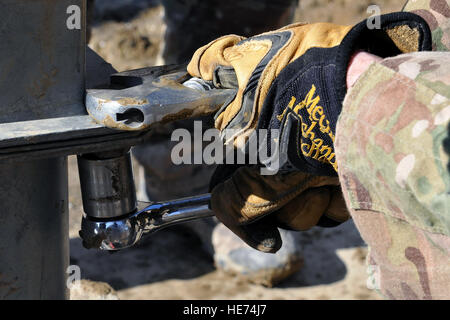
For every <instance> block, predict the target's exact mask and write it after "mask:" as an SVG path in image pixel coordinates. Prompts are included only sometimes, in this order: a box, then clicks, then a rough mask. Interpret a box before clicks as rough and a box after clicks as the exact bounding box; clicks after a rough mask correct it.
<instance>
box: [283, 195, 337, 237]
mask: <svg viewBox="0 0 450 320" xmlns="http://www.w3.org/2000/svg"><path fill="white" fill-rule="evenodd" d="M330 200H331V192H330V188H329V187H320V188H313V189H308V190H307V191H305V192H303V193H302V194H300V195H299V196H297V197H296V198H295V199H293V200H292V201H290V202H289V203H288V204H286V205H285V206H284V207H282V208H281V209H280V210H278V211H277V212H276V213H275V214H274V216H275V217H276V220H277V224H278V225H279V226H280V227H281V228H284V229H288V230H296V231H305V230H308V229H310V228H312V227H313V226H315V225H317V223H318V222H319V220H320V218H321V217H322V215H323V213H324V212H325V211H326V210H327V208H328V206H329V204H330Z"/></svg>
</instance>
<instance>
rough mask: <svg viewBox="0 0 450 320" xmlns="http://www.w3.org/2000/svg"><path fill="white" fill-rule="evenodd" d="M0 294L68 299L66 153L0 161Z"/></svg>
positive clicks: (11, 297)
mask: <svg viewBox="0 0 450 320" xmlns="http://www.w3.org/2000/svg"><path fill="white" fill-rule="evenodd" d="M0 176H1V184H0V203H1V209H0V262H1V263H0V299H33V300H34V299H52V300H53V299H67V298H68V296H69V292H68V289H67V287H66V276H67V275H66V271H67V267H68V265H69V210H68V201H67V195H68V183H67V180H68V178H67V158H66V157H60V158H54V159H46V160H39V161H30V162H18V163H14V164H0Z"/></svg>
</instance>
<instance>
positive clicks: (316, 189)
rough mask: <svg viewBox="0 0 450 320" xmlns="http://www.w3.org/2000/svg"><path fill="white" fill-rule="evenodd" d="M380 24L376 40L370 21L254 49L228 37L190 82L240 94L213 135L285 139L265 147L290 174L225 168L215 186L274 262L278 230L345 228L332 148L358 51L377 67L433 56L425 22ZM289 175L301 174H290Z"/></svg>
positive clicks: (401, 16)
mask: <svg viewBox="0 0 450 320" xmlns="http://www.w3.org/2000/svg"><path fill="white" fill-rule="evenodd" d="M380 22H381V23H380V26H379V28H377V29H372V30H371V29H369V27H368V26H369V24H368V23H367V22H366V21H363V22H361V23H359V24H357V25H356V26H354V27H351V26H338V25H333V24H329V23H316V24H309V25H302V24H294V25H290V26H287V27H285V28H282V29H280V30H277V31H273V32H269V33H265V34H262V35H259V36H255V37H252V38H249V39H243V38H242V37H239V36H235V35H231V36H225V37H222V38H219V39H217V40H215V41H213V42H211V43H210V44H208V45H206V46H204V47H202V48H200V49H198V50H197V52H196V53H195V54H194V56H193V58H192V60H191V62H190V63H189V66H188V71H189V73H190V74H191V75H192V76H196V77H200V78H203V79H204V80H209V81H213V83H214V85H215V86H216V87H218V88H238V90H237V94H236V96H235V97H234V99H233V100H232V101H230V103H228V104H225V105H224V107H222V108H221V110H219V112H218V113H217V114H216V121H215V126H216V128H218V129H219V130H221V131H224V130H225V129H234V130H235V131H234V132H233V134H232V135H230V134H229V132H228V133H227V135H226V141H225V142H226V143H233V142H234V141H235V140H234V139H236V138H238V137H248V136H250V135H251V134H252V133H253V132H254V131H255V130H256V129H276V130H278V131H279V135H276V136H272V135H271V134H270V131H268V132H269V136H268V139H267V143H269V142H270V141H272V140H273V141H274V142H275V143H276V144H277V145H278V147H279V155H280V157H281V159H280V161H281V163H282V164H284V165H285V166H284V168H282V170H281V172H280V173H279V174H278V175H276V176H261V175H260V174H259V172H258V171H257V170H258V169H257V167H241V168H238V169H237V170H236V168H235V167H234V168H226V167H223V166H222V167H219V169H218V172H217V173H216V175H215V178H213V179H212V188H211V189H212V209H213V210H214V211H215V213H216V216H217V217H218V219H219V220H221V221H222V222H223V223H224V224H225V225H226V226H227V227H229V228H230V229H231V230H232V231H234V232H235V233H236V234H237V235H238V236H240V237H241V238H242V239H243V240H244V241H246V242H247V243H248V244H249V245H251V246H252V247H254V248H256V249H258V250H261V251H266V252H275V251H276V250H277V249H278V248H279V247H280V245H281V240H280V237H279V234H278V231H277V226H283V227H287V228H293V229H296V230H303V229H307V228H308V227H311V226H312V225H315V224H316V223H319V222H320V220H321V219H322V217H331V220H330V219H328V220H327V221H334V222H337V223H338V222H342V221H345V220H346V219H347V216H345V215H342V214H341V213H336V210H335V209H336V208H341V209H342V210H343V211H344V212H345V210H344V209H343V208H345V205H343V200H342V196H341V195H340V190H339V187H338V186H339V183H338V181H337V180H336V179H337V178H336V172H337V170H338V165H337V163H336V160H335V156H334V145H333V142H334V136H335V126H336V121H337V118H338V116H339V113H340V110H341V107H342V101H343V99H344V97H345V94H346V89H347V88H346V75H347V66H348V64H349V61H350V59H351V57H352V55H353V54H354V53H355V52H357V51H358V50H364V51H367V52H370V53H372V54H375V55H377V56H380V57H388V56H395V55H398V54H400V53H406V52H413V51H422V50H431V34H430V30H429V27H428V25H427V24H426V22H425V21H424V20H423V19H422V18H421V17H419V16H417V15H415V14H411V13H393V14H388V15H384V16H381V19H380ZM292 167H294V168H295V170H297V171H299V172H295V171H292V170H289V169H287V168H292ZM322 220H323V219H322ZM325 220H326V219H325ZM324 224H329V223H328V222H325V223H324ZM331 224H333V223H331Z"/></svg>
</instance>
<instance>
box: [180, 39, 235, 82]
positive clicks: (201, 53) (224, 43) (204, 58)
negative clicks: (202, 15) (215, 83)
mask: <svg viewBox="0 0 450 320" xmlns="http://www.w3.org/2000/svg"><path fill="white" fill-rule="evenodd" d="M242 39H244V38H243V37H240V36H236V35H228V36H223V37H221V38H218V39H216V40H214V41H212V42H210V43H208V44H207V45H205V46H203V47H201V48H199V49H197V51H196V52H195V53H194V56H193V57H192V59H191V61H190V62H189V64H188V66H187V71H188V72H189V74H190V75H192V76H194V77H200V78H202V79H203V80H207V81H212V80H213V75H214V70H215V69H216V68H217V67H218V66H227V67H229V66H231V65H230V63H229V62H228V61H227V60H226V59H225V58H224V50H225V49H226V48H229V47H232V46H234V45H235V44H236V43H238V42H239V41H241V40H242Z"/></svg>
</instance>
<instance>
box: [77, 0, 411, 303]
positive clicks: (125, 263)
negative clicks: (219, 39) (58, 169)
mask: <svg viewBox="0 0 450 320" xmlns="http://www.w3.org/2000/svg"><path fill="white" fill-rule="evenodd" d="M127 2H132V0H130V1H127ZM141 2H143V1H141ZM141 2H139V5H141ZM149 2H151V1H149ZM156 2H157V1H155V3H156ZM103 3H107V2H105V1H103ZM112 3H115V2H109V3H108V4H109V5H110V6H111V4H112ZM370 4H378V5H379V6H380V8H381V10H382V12H392V11H395V10H400V9H401V7H402V4H403V1H399V0H384V1H369V0H364V1H350V0H337V1H331V0H301V3H300V6H299V8H298V10H297V13H296V21H302V22H315V21H327V22H334V23H340V24H353V23H356V22H358V21H360V20H361V19H364V18H366V17H368V16H369V15H370V14H368V13H367V12H366V10H367V7H368V5H370ZM105 6H107V5H106V4H105ZM144 7H145V6H144ZM113 9H114V8H113ZM105 10H106V9H105ZM114 10H117V11H116V12H120V10H121V8H120V7H118V8H117V9H114ZM104 12H106V11H104ZM109 13H110V12H109ZM97 15H98V12H97ZM163 15H164V12H163V9H162V7H161V6H151V7H150V8H146V9H143V10H141V11H140V12H139V13H138V14H136V15H134V16H133V17H132V18H130V19H128V20H127V21H117V20H121V19H114V15H112V16H113V18H111V14H109V15H107V14H104V15H103V16H102V15H100V21H97V24H96V25H95V27H94V28H93V30H92V38H91V42H90V47H91V48H92V49H94V50H95V51H96V52H97V53H99V54H100V55H101V56H102V57H103V58H104V59H105V60H106V61H108V62H109V63H111V64H112V65H113V66H114V67H115V68H116V69H117V70H119V71H122V70H127V69H133V68H140V67H145V66H151V65H155V64H158V62H160V58H159V57H158V52H159V51H160V48H161V46H162V35H163V33H164V23H163ZM105 17H106V18H105ZM97 19H99V18H98V17H97ZM134 172H135V179H136V184H139V181H140V179H141V177H142V168H140V167H139V166H138V164H137V163H136V162H135V163H134ZM69 183H70V186H69V197H70V237H71V239H70V252H71V264H76V265H79V266H80V268H81V273H82V278H83V279H89V280H92V281H95V282H85V283H84V285H85V286H86V287H85V288H84V289H82V290H81V291H79V292H73V294H72V298H73V299H83V298H84V299H108V298H111V297H113V298H119V299H152V300H155V299H380V296H379V295H378V294H377V293H375V292H373V291H370V290H369V289H367V288H366V277H367V275H366V267H365V256H366V253H367V248H366V246H365V244H364V242H363V240H362V239H361V238H360V236H359V233H358V231H357V230H356V228H355V226H354V224H353V223H352V222H348V223H345V224H343V225H341V226H340V227H337V228H334V229H320V228H313V229H312V230H310V231H308V232H302V233H298V234H297V241H299V243H301V244H302V246H303V251H304V260H305V262H304V266H303V268H302V269H301V270H300V271H298V272H297V273H296V274H294V275H293V276H291V277H290V278H288V279H286V280H285V281H283V282H282V283H281V284H279V285H277V286H275V287H274V288H266V287H263V286H259V285H254V284H250V283H247V282H245V281H243V280H242V279H240V278H239V277H236V276H231V275H227V274H224V273H222V272H220V271H218V270H216V269H215V267H214V264H213V260H212V258H211V257H210V256H208V255H207V254H206V253H205V252H204V251H203V249H202V248H201V242H200V240H199V239H198V238H197V237H196V236H195V235H193V234H192V233H190V232H189V231H188V230H187V228H185V227H183V226H176V227H174V228H171V229H167V230H162V231H160V232H158V233H156V234H154V235H151V236H148V237H147V238H146V239H145V240H143V241H142V242H141V243H140V244H138V245H137V246H136V247H134V248H131V249H127V250H125V251H121V252H118V253H115V254H110V253H107V252H100V251H95V250H86V249H84V248H83V247H82V245H81V240H80V239H79V237H78V230H79V226H80V221H81V215H82V204H81V195H80V187H79V179H78V171H77V165H76V158H75V157H71V158H70V159H69ZM97 281H100V282H105V283H107V284H109V285H110V286H108V285H106V284H98V283H96V282H97ZM111 287H112V289H111ZM83 290H84V291H83ZM111 290H113V291H111ZM93 292H94V293H93Z"/></svg>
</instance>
